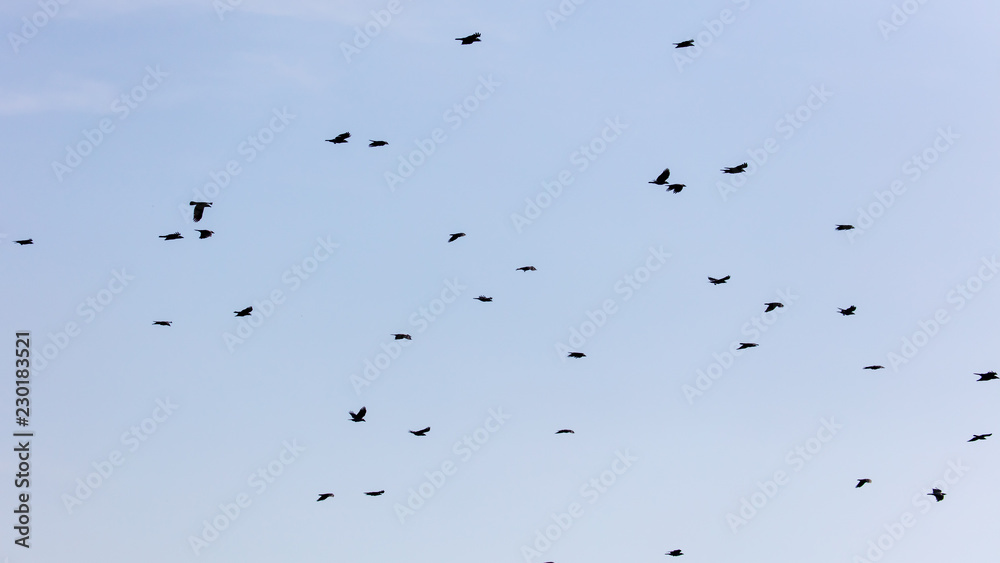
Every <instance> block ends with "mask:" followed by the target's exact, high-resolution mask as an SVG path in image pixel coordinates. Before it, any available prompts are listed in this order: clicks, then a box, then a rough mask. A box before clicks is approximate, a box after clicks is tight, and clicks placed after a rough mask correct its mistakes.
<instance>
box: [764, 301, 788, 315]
mask: <svg viewBox="0 0 1000 563" xmlns="http://www.w3.org/2000/svg"><path fill="white" fill-rule="evenodd" d="M764 306H765V307H767V309H764V312H765V313H770V312H771V311H773V310H775V309H780V308H781V307H784V305H782V304H781V303H778V302H777V301H774V302H771V303H764Z"/></svg>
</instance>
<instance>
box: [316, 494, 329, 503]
mask: <svg viewBox="0 0 1000 563" xmlns="http://www.w3.org/2000/svg"><path fill="white" fill-rule="evenodd" d="M332 496H333V493H320V494H319V498H318V499H316V502H319V501H321V500H326V499H328V498H330V497H332Z"/></svg>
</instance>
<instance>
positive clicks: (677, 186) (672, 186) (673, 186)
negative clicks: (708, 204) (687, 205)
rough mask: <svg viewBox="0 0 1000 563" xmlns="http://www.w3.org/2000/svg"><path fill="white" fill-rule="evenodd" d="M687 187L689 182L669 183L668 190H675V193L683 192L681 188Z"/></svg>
mask: <svg viewBox="0 0 1000 563" xmlns="http://www.w3.org/2000/svg"><path fill="white" fill-rule="evenodd" d="M686 187H687V184H667V191H668V192H674V193H675V194H679V193H681V190H683V189H684V188H686Z"/></svg>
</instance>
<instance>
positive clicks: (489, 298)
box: [473, 295, 493, 303]
mask: <svg viewBox="0 0 1000 563" xmlns="http://www.w3.org/2000/svg"><path fill="white" fill-rule="evenodd" d="M473 299H478V300H480V301H482V302H483V303H489V302H490V301H493V298H492V297H486V296H485V295H480V296H479V297H473Z"/></svg>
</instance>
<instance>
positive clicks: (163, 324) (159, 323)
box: [153, 321, 173, 326]
mask: <svg viewBox="0 0 1000 563" xmlns="http://www.w3.org/2000/svg"><path fill="white" fill-rule="evenodd" d="M172 322H173V321H153V324H154V325H159V326H170V323H172Z"/></svg>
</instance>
